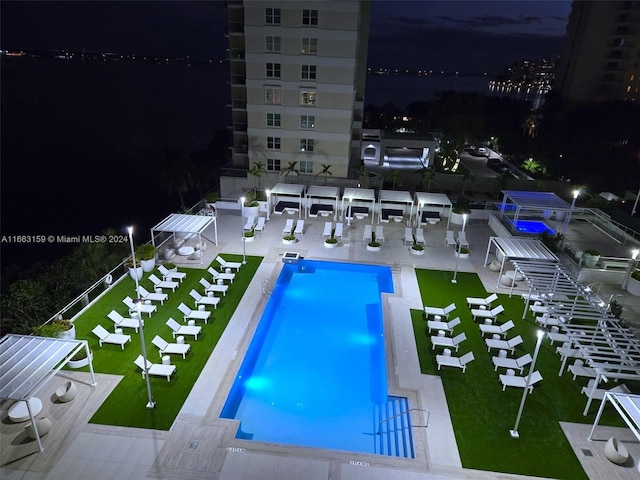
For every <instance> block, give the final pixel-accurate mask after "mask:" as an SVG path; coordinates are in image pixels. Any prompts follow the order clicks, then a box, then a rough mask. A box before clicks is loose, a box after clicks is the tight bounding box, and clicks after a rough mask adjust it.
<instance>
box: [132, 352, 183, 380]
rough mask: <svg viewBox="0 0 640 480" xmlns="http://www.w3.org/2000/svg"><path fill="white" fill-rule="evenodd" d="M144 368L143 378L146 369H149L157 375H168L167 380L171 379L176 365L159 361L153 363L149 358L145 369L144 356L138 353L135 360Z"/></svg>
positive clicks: (150, 373) (151, 373) (152, 373)
mask: <svg viewBox="0 0 640 480" xmlns="http://www.w3.org/2000/svg"><path fill="white" fill-rule="evenodd" d="M133 363H135V364H136V365H137V366H138V367H140V369H141V370H142V378H144V377H145V374H146V371H147V370H148V371H149V375H156V376H159V377H167V382H170V381H171V375H173V374H174V373H175V372H176V366H175V365H162V364H159V363H151V362H150V361H149V360H147V368H146V369H145V363H144V357H143V356H142V355H138V358H136V359H135V360H134V362H133Z"/></svg>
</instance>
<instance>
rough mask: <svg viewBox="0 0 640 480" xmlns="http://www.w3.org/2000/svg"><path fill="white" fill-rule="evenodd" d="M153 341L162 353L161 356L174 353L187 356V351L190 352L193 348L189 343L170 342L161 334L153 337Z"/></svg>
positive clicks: (183, 356)
mask: <svg viewBox="0 0 640 480" xmlns="http://www.w3.org/2000/svg"><path fill="white" fill-rule="evenodd" d="M151 343H153V344H154V345H155V346H156V347H158V353H160V356H161V357H162V356H163V355H171V354H174V355H182V358H187V353H189V350H190V349H191V345H189V344H188V343H169V342H167V341H166V340H165V339H164V338H162V337H161V336H160V335H156V336H155V337H153V340H151Z"/></svg>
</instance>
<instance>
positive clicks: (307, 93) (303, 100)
mask: <svg viewBox="0 0 640 480" xmlns="http://www.w3.org/2000/svg"><path fill="white" fill-rule="evenodd" d="M315 104H316V91H315V90H301V91H300V105H309V106H314V105H315Z"/></svg>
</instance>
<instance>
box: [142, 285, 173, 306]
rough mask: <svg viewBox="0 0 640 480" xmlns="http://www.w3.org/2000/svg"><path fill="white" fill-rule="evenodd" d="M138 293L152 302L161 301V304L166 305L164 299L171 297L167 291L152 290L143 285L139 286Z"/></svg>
mask: <svg viewBox="0 0 640 480" xmlns="http://www.w3.org/2000/svg"><path fill="white" fill-rule="evenodd" d="M138 295H139V296H140V298H141V299H143V300H149V301H151V302H160V305H164V301H165V300H166V299H168V298H169V295H167V294H166V293H162V292H161V293H156V292H150V291H149V290H147V289H146V288H144V287H143V286H142V285H140V286H138Z"/></svg>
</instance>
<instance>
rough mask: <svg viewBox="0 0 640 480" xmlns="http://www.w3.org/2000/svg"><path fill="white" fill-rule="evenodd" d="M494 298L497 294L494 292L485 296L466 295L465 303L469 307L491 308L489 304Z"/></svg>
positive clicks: (496, 297)
mask: <svg viewBox="0 0 640 480" xmlns="http://www.w3.org/2000/svg"><path fill="white" fill-rule="evenodd" d="M496 300H498V295H496V294H495V293H492V294H491V295H489V296H488V297H486V298H478V297H467V305H468V306H469V308H473V307H480V306H483V307H487V308H491V304H492V303H493V302H495V301H496Z"/></svg>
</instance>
